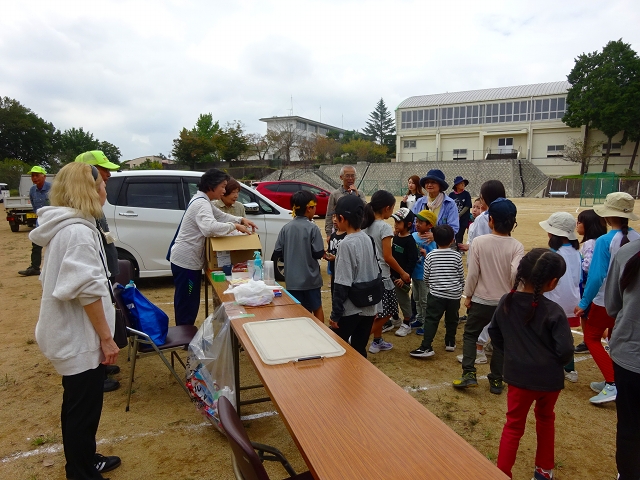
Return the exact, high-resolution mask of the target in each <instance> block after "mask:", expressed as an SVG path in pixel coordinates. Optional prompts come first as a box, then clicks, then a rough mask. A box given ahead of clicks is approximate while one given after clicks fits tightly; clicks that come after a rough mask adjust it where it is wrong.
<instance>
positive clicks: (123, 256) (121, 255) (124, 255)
mask: <svg viewBox="0 0 640 480" xmlns="http://www.w3.org/2000/svg"><path fill="white" fill-rule="evenodd" d="M118 260H126V261H128V262H129V263H131V267H132V270H133V280H137V279H138V278H140V267H138V262H136V259H135V258H134V257H133V255H131V254H130V253H129V252H126V251H124V250H120V249H118Z"/></svg>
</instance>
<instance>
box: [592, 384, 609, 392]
mask: <svg viewBox="0 0 640 480" xmlns="http://www.w3.org/2000/svg"><path fill="white" fill-rule="evenodd" d="M606 384H607V382H591V385H589V386H590V387H591V390H593V391H594V392H596V393H600V392H601V391H602V389H603V388H604V386H605V385H606Z"/></svg>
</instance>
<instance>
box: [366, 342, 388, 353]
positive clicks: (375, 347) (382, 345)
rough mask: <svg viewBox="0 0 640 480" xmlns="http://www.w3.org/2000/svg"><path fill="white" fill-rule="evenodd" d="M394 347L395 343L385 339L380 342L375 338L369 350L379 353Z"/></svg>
mask: <svg viewBox="0 0 640 480" xmlns="http://www.w3.org/2000/svg"><path fill="white" fill-rule="evenodd" d="M392 348H393V344H391V343H389V342H385V341H384V340H381V341H380V342H376V341H375V340H374V341H373V342H371V345H369V351H370V352H371V353H378V352H382V351H385V350H391V349H392Z"/></svg>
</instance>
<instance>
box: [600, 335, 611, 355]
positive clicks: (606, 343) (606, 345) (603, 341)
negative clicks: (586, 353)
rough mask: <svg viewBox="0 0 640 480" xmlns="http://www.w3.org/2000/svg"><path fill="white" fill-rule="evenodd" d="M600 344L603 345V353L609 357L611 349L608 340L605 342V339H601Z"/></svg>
mask: <svg viewBox="0 0 640 480" xmlns="http://www.w3.org/2000/svg"><path fill="white" fill-rule="evenodd" d="M602 343H603V344H604V345H603V346H604V351H605V352H607V353H608V354H609V355H611V351H610V350H611V349H610V347H609V340H607V339H606V338H603V339H602Z"/></svg>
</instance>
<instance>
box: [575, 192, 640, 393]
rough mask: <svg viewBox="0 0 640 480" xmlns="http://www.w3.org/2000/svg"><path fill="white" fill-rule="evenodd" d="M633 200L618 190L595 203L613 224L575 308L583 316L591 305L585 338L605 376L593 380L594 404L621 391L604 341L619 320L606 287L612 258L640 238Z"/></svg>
mask: <svg viewBox="0 0 640 480" xmlns="http://www.w3.org/2000/svg"><path fill="white" fill-rule="evenodd" d="M633 204H634V201H633V197H632V196H631V195H629V194H628V193H625V192H614V193H610V194H609V195H607V198H606V199H605V201H604V204H602V205H596V206H595V207H593V210H594V211H595V212H596V213H597V214H598V215H599V216H601V217H603V218H604V219H605V220H606V222H607V224H608V225H609V226H611V230H610V231H609V232H608V233H607V234H605V235H602V236H601V237H598V239H597V240H596V245H595V248H594V249H593V258H592V260H591V268H590V269H589V277H588V278H587V284H586V285H585V287H584V293H583V294H582V300H580V303H579V304H578V306H577V307H576V308H575V310H574V312H575V314H576V316H578V317H582V316H583V315H584V311H585V310H586V309H587V307H589V306H591V307H590V309H589V315H588V317H587V319H586V321H585V324H584V342H585V343H586V344H587V348H588V349H589V352H591V355H592V356H593V360H594V361H595V362H596V365H598V368H599V369H600V371H601V372H602V376H603V377H604V382H591V389H592V390H593V391H594V392H596V393H597V394H598V395H596V396H595V397H591V398H590V399H589V401H590V402H591V403H593V404H600V403H606V402H612V401H614V400H615V399H616V396H617V394H618V390H617V389H616V383H615V379H614V374H613V362H612V361H611V358H610V357H609V355H608V354H607V352H606V351H605V349H604V347H603V346H602V343H601V340H602V334H603V333H604V331H605V330H607V329H608V330H609V332H611V330H612V329H613V324H614V323H615V319H614V318H613V317H610V316H609V315H607V310H606V309H605V307H604V291H605V285H606V279H607V272H608V271H609V265H610V263H611V259H612V258H613V257H614V256H615V254H616V253H617V252H618V250H619V249H620V247H621V246H623V245H625V244H627V243H629V242H630V241H633V240H636V239H639V238H640V235H639V234H638V233H637V232H636V231H634V230H633V229H632V228H629V220H630V219H631V220H638V216H637V215H635V214H634V213H633ZM609 335H611V333H609Z"/></svg>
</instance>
